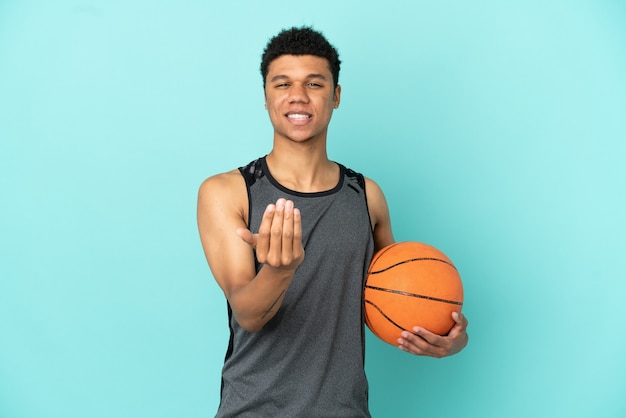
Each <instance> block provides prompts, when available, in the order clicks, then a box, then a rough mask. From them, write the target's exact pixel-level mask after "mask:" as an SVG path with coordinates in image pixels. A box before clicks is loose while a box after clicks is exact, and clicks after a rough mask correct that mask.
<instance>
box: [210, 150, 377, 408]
mask: <svg viewBox="0 0 626 418" xmlns="http://www.w3.org/2000/svg"><path fill="white" fill-rule="evenodd" d="M339 168H340V178H339V181H338V183H337V185H336V186H335V187H334V188H333V189H331V190H328V191H324V192H319V193H301V192H296V191H293V190H289V189H287V188H285V187H283V186H282V185H281V184H279V183H278V182H277V181H276V180H275V179H274V178H273V177H272V176H271V174H270V172H269V170H268V168H267V164H266V162H265V158H260V159H258V160H256V161H253V162H251V163H250V164H248V165H247V166H245V167H241V168H240V169H239V170H240V172H241V173H242V175H243V176H244V178H245V181H246V186H247V190H248V202H249V215H248V216H249V219H248V221H249V222H248V225H249V229H250V230H251V231H252V232H255V233H256V232H257V231H258V228H259V225H260V223H261V218H262V216H263V212H264V211H265V208H266V206H267V205H268V204H270V203H275V202H276V201H277V200H278V199H279V198H281V197H284V198H287V199H290V200H292V201H293V202H294V204H295V207H297V208H298V209H300V212H301V214H302V234H303V238H302V240H303V245H304V250H305V256H304V261H303V262H302V264H301V265H300V266H299V267H298V269H297V270H296V273H295V275H294V277H293V280H292V282H291V284H290V286H289V288H288V289H287V292H286V294H285V298H284V301H283V303H282V305H281V307H280V309H279V310H278V312H277V313H276V315H275V316H274V317H273V318H272V319H271V320H270V321H269V322H268V323H267V324H266V325H265V326H264V327H263V328H262V329H261V331H259V332H256V333H250V332H247V331H246V330H244V329H243V328H241V327H240V326H239V324H238V323H237V322H236V321H235V319H234V318H233V315H232V311H231V309H230V306H228V314H229V315H228V316H229V327H230V342H229V347H228V351H227V353H226V359H225V362H224V367H223V370H222V390H221V401H220V406H219V409H218V413H217V416H218V417H235V416H236V417H254V418H259V417H333V418H339V417H369V416H370V414H369V411H368V384H367V379H366V376H365V371H364V361H365V336H364V322H363V286H364V279H365V276H366V273H367V268H368V266H369V263H370V260H371V258H372V254H373V252H374V240H373V233H372V228H371V223H370V217H369V212H368V208H367V202H366V197H365V182H364V179H363V176H362V175H360V174H357V173H355V172H354V171H352V170H350V169H347V168H346V167H344V166H342V165H340V164H339ZM260 268H261V265H258V263H257V271H258V269H260Z"/></svg>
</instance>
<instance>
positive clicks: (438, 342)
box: [365, 178, 469, 358]
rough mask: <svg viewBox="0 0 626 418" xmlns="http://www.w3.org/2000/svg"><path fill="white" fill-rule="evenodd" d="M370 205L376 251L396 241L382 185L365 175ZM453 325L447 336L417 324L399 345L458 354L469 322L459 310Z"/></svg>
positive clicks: (412, 350)
mask: <svg viewBox="0 0 626 418" xmlns="http://www.w3.org/2000/svg"><path fill="white" fill-rule="evenodd" d="M365 188H366V195H367V206H368V208H369V211H370V219H371V221H372V229H373V231H374V244H375V248H376V251H378V250H380V249H381V248H384V247H386V246H387V245H391V244H393V243H394V242H395V240H394V238H393V233H392V231H391V217H390V216H389V208H388V206H387V201H386V200H385V196H384V194H383V191H382V190H381V188H380V187H379V186H378V184H376V183H375V182H374V181H372V180H370V179H368V178H366V179H365ZM452 319H453V320H454V326H453V327H452V329H451V330H450V332H449V333H448V334H447V335H444V336H442V335H437V334H433V333H432V332H430V331H428V330H427V329H425V328H422V327H414V328H413V330H412V332H408V331H402V333H400V334H399V335H398V347H399V348H400V349H401V350H403V351H406V352H408V353H411V354H415V355H417V356H429V357H436V358H441V357H446V356H451V355H453V354H456V353H458V352H459V351H461V350H462V349H463V348H465V346H466V345H467V342H468V340H469V337H468V335H467V325H468V321H467V318H465V315H463V314H462V313H459V312H453V313H452Z"/></svg>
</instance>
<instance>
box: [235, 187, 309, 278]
mask: <svg viewBox="0 0 626 418" xmlns="http://www.w3.org/2000/svg"><path fill="white" fill-rule="evenodd" d="M237 234H238V235H239V236H240V237H241V238H242V239H243V240H244V241H246V242H247V243H248V244H250V246H251V247H252V248H253V249H255V251H256V257H257V260H258V262H259V263H262V264H266V265H269V266H272V267H274V268H286V269H291V270H295V269H296V268H297V267H298V266H299V265H300V264H301V263H302V261H303V260H304V248H303V246H302V220H301V218H300V211H299V210H298V209H297V208H295V207H294V205H293V202H292V201H291V200H285V199H278V200H277V201H276V204H270V205H268V206H267V208H266V209H265V212H264V213H263V219H262V220H261V225H260V226H259V233H258V234H252V232H250V231H249V230H247V229H244V228H240V229H238V230H237Z"/></svg>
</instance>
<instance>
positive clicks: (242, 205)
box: [197, 170, 304, 332]
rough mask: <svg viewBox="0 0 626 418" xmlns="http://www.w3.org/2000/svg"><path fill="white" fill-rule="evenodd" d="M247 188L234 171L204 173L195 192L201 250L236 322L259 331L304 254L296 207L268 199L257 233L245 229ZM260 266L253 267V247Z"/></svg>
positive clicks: (281, 299)
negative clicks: (196, 195) (198, 188)
mask: <svg viewBox="0 0 626 418" xmlns="http://www.w3.org/2000/svg"><path fill="white" fill-rule="evenodd" d="M247 208H248V201H247V193H246V188H245V183H244V180H243V177H242V176H241V174H240V173H239V172H238V171H236V170H235V171H232V172H229V173H224V174H220V175H217V176H214V177H211V178H209V179H207V180H206V181H205V182H204V183H202V185H201V186H200V190H199V193H198V213H197V216H198V229H199V232H200V240H201V241H202V247H203V249H204V253H205V256H206V258H207V261H208V263H209V266H210V268H211V272H212V273H213V276H214V277H215V280H216V281H217V283H218V285H219V286H220V288H221V289H222V291H223V292H224V295H225V296H226V298H227V299H228V302H229V304H230V306H231V308H232V310H233V315H234V317H235V319H236V320H237V322H238V323H239V325H241V326H242V327H243V328H244V329H246V330H247V331H250V332H256V331H259V330H260V329H261V328H262V327H263V326H264V325H265V324H266V323H267V321H269V320H270V319H271V318H272V317H273V316H274V315H275V313H276V311H277V310H278V308H279V307H280V305H281V303H282V301H283V298H284V294H285V292H286V291H287V288H288V287H289V285H290V283H291V280H292V278H293V275H294V273H295V270H296V268H297V267H298V266H299V265H300V263H302V260H303V259H304V250H303V248H302V228H301V222H300V213H299V211H298V210H297V209H296V208H294V207H293V203H292V202H290V201H286V200H285V199H279V201H278V202H276V204H272V205H268V207H267V208H266V211H265V213H264V215H263V220H262V222H261V226H260V228H259V233H258V234H253V233H252V232H251V231H249V230H248V226H247V225H246V220H247V217H248V214H247V210H248V209H247ZM254 249H256V255H257V258H258V261H259V262H260V263H262V264H263V267H262V268H261V270H260V271H259V273H258V274H257V273H256V271H255V259H254V257H255V251H254Z"/></svg>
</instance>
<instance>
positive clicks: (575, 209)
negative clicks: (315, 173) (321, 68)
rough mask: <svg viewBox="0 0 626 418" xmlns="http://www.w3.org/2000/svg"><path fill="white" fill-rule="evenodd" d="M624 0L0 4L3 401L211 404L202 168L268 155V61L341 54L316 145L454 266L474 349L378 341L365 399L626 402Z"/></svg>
mask: <svg viewBox="0 0 626 418" xmlns="http://www.w3.org/2000/svg"><path fill="white" fill-rule="evenodd" d="M625 22H626V5H625V4H624V3H623V2H621V1H617V0H616V1H608V0H604V1H602V0H601V1H591V0H590V1H564V0H555V1H547V2H546V1H534V0H531V1H512V2H501V1H496V0H486V1H481V2H465V1H441V2H433V1H422V0H404V1H401V0H389V1H386V2H379V1H376V2H374V1H372V2H366V1H356V0H350V1H337V0H332V1H330V0H320V1H317V2H313V3H304V4H303V3H294V2H287V1H276V0H271V1H263V2H254V1H233V2H225V1H220V2H218V1H209V0H204V1H200V0H197V1H191V0H190V1H180V2H173V1H172V2H168V1H148V0H134V1H133V0H131V1H121V0H112V1H111V0H107V1H105V0H101V1H96V0H94V1H88V0H72V1H71V0H57V1H54V2H51V1H50V2H45V1H28V0H25V1H11V0H3V1H0V200H1V205H0V214H1V216H0V416H1V417H2V418H36V417H37V418H57V417H59V418H79V417H80V418H85V417H89V418H104V417H107V418H108V417H115V418H126V417H133V418H134V417H150V418H152V417H155V418H157V417H189V418H193V417H207V416H212V415H213V414H214V412H215V410H216V407H217V403H218V400H219V385H220V368H221V364H222V361H223V356H224V353H225V350H226V347H227V338H228V330H227V322H226V303H225V300H224V297H223V295H222V294H221V292H220V290H219V288H218V286H217V285H216V283H215V282H214V280H213V278H212V277H211V274H210V271H209V269H208V266H207V264H206V261H205V259H204V256H203V254H202V250H201V247H200V242H199V239H198V234H197V230H196V224H195V209H196V208H195V205H196V193H197V188H198V186H199V184H200V183H201V181H202V180H203V179H204V178H206V177H208V176H210V175H212V174H215V173H218V172H222V171H226V170H230V169H232V168H235V167H237V166H240V165H243V164H245V163H247V162H249V161H251V160H252V159H254V158H256V157H258V156H261V155H263V154H265V153H266V152H268V151H269V150H270V147H271V135H272V131H271V126H270V124H269V120H268V117H267V114H266V112H265V110H264V108H263V91H262V80H261V77H260V74H259V71H258V66H259V59H260V55H261V52H262V49H263V47H264V45H265V43H266V42H267V40H268V38H270V37H271V36H273V35H274V34H276V33H277V32H278V31H279V30H280V29H282V28H284V27H289V26H293V25H302V24H309V25H313V26H314V27H315V28H317V29H319V30H321V31H323V32H324V33H325V34H326V35H327V37H328V38H329V39H330V40H331V42H332V43H333V44H334V45H336V47H337V48H338V49H339V51H340V54H341V58H342V60H343V67H342V72H341V76H340V80H339V81H340V83H341V84H342V86H343V94H342V103H341V107H340V108H339V110H338V111H336V112H335V115H334V118H333V121H332V123H331V130H330V136H329V153H330V157H331V158H332V159H334V160H336V161H339V162H341V163H343V164H345V165H347V166H349V167H351V168H353V169H355V170H357V171H361V172H363V173H365V174H366V175H367V176H369V177H371V178H373V179H374V180H376V181H377V182H378V183H379V184H380V185H381V186H382V188H383V190H384V191H385V193H386V196H387V199H388V202H389V206H390V210H391V214H392V222H393V226H394V231H395V235H396V238H397V239H398V240H416V241H423V242H427V243H430V244H432V245H435V246H437V247H439V248H440V249H442V250H443V251H444V252H446V253H447V254H448V255H449V256H450V257H451V258H452V259H453V260H454V261H455V263H456V264H457V266H458V268H459V270H460V272H461V274H462V277H463V280H464V284H465V291H466V295H465V296H466V303H465V306H464V312H465V313H466V314H467V316H468V317H469V319H470V327H469V333H470V344H469V346H468V347H467V349H466V350H465V351H463V352H462V353H460V354H459V355H457V356H454V357H451V358H446V359H441V360H436V359H430V358H416V357H412V356H410V355H408V354H405V353H402V352H400V351H399V350H397V349H395V348H394V347H391V346H389V345H386V344H384V343H382V342H380V341H378V340H377V339H376V338H375V337H373V336H372V335H371V334H369V333H368V335H367V360H366V369H367V373H368V377H369V380H370V386H371V389H370V400H371V409H372V413H373V415H374V416H375V417H394V416H405V417H420V416H429V417H480V418H483V417H496V418H500V417H520V418H521V417H623V416H626V401H625V400H624V396H623V395H624V393H625V392H626V378H625V377H624V376H625V375H626V360H625V355H626V338H625V337H624V318H625V317H626V308H625V304H624V293H625V291H626V281H625V277H624V276H625V275H624V271H625V270H626V269H625V268H626V263H625V261H624V260H625V259H626V257H625V256H624V253H625V250H626V244H625V238H624V234H625V232H626V221H625V215H624V213H625V212H626V209H625V206H626V205H625V203H626V199H625V192H624V191H625V190H626V168H625V166H626V164H625V163H624V159H625V157H626V29H624V28H626V24H625Z"/></svg>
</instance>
